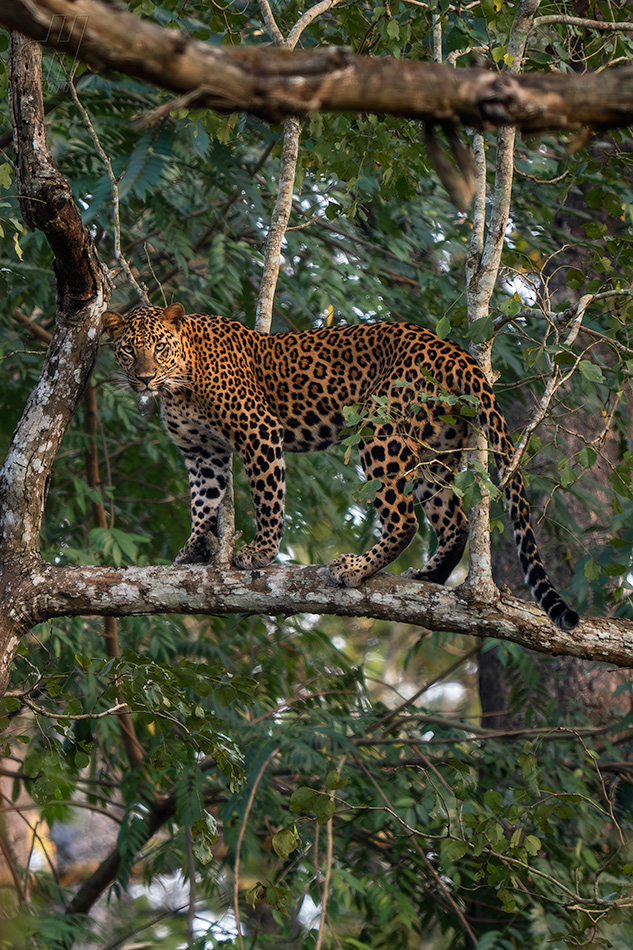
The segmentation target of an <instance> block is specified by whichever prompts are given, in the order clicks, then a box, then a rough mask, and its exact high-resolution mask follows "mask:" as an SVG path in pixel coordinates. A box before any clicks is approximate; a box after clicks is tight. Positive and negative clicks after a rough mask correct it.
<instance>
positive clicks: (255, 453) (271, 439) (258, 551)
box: [233, 415, 286, 570]
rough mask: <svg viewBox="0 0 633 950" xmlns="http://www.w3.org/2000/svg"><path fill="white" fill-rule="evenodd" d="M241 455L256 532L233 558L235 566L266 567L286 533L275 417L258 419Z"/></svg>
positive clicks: (280, 437) (283, 483) (283, 469)
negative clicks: (284, 531) (253, 511)
mask: <svg viewBox="0 0 633 950" xmlns="http://www.w3.org/2000/svg"><path fill="white" fill-rule="evenodd" d="M240 454H241V456H242V459H243V461H244V468H245V470H246V474H247V476H248V484H249V487H250V490H251V497H252V499H253V508H254V509H255V518H256V520H257V532H256V534H255V538H254V540H253V541H250V542H249V543H248V544H245V545H244V546H243V547H242V548H240V550H239V551H238V552H237V554H236V555H235V556H234V558H233V563H234V564H235V566H236V567H239V568H242V570H246V569H247V568H250V567H265V566H266V565H267V564H270V562H271V561H272V560H273V559H274V558H276V557H277V555H278V554H279V545H280V544H281V538H282V535H283V530H284V497H285V493H286V466H285V462H284V456H283V432H282V430H281V427H280V425H279V424H278V422H277V420H276V419H274V417H272V416H269V415H267V416H263V417H262V416H261V415H260V416H259V419H258V424H257V426H256V429H255V430H254V431H253V432H251V433H249V439H248V441H247V442H246V444H245V445H244V447H243V448H240Z"/></svg>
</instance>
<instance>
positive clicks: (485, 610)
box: [6, 562, 633, 667]
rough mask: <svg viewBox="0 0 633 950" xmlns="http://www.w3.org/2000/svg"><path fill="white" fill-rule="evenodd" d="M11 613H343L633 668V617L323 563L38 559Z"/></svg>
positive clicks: (42, 616)
mask: <svg viewBox="0 0 633 950" xmlns="http://www.w3.org/2000/svg"><path fill="white" fill-rule="evenodd" d="M6 610H7V612H8V614H9V617H10V618H12V619H14V620H15V621H20V620H22V621H23V622H25V623H29V624H31V625H32V624H33V623H36V622H40V621H42V620H46V619H48V618H51V617H59V616H75V617H76V616H91V615H92V616H107V615H114V616H121V615H126V616H138V615H141V614H159V613H183V614H211V615H214V616H226V615H227V614H236V613H237V614H273V615H276V614H281V615H284V616H292V615H296V614H301V613H321V614H336V615H339V616H346V617H372V618H375V619H380V620H393V619H394V617H397V618H398V620H399V621H400V622H401V623H412V624H416V625H417V626H421V627H425V628H426V629H429V630H451V631H455V632H456V633H463V634H465V635H472V636H477V637H495V638H497V639H506V640H512V641H513V642H515V643H520V644H521V645H522V646H525V647H528V648H529V649H532V650H538V651H539V652H542V653H550V654H554V655H558V654H561V653H564V654H567V655H570V656H579V657H585V658H588V659H589V658H590V659H594V660H604V661H607V662H609V663H614V664H616V665H617V666H625V667H628V666H633V623H631V622H629V621H626V620H615V619H597V618H591V619H586V620H583V621H581V623H580V626H578V627H576V628H575V629H574V630H573V631H572V632H571V633H570V632H565V631H562V630H560V629H558V628H557V627H554V626H553V625H552V624H551V623H550V622H549V621H548V620H547V618H546V617H545V615H544V614H543V611H542V610H541V609H540V608H539V607H538V606H537V605H536V604H532V603H527V602H525V601H522V600H519V599H517V598H516V597H513V596H512V595H511V594H509V593H508V592H507V591H506V590H505V589H504V590H502V591H496V594H495V598H494V600H486V601H484V600H483V599H482V598H481V596H480V595H479V594H478V592H477V591H476V590H472V589H467V588H465V587H463V586H462V587H457V588H449V587H440V586H439V585H436V584H427V583H422V582H420V581H414V580H409V579H406V578H403V577H396V576H394V575H390V574H379V575H377V576H376V577H373V578H371V579H370V580H369V581H367V582H366V583H365V584H363V585H362V587H360V588H358V589H353V588H339V587H334V586H333V585H332V584H331V582H330V581H328V575H327V569H326V568H325V567H320V566H315V565H309V566H305V567H299V566H296V565H294V566H282V565H273V566H272V567H268V568H265V569H264V568H262V569H260V570H256V571H238V570H236V569H235V568H233V569H232V570H229V571H226V572H224V571H218V570H216V569H214V568H211V567H205V566H201V565H193V566H187V567H174V566H169V567H163V566H161V567H128V568H103V567H75V566H69V567H60V566H58V565H55V564H48V563H44V562H40V563H39V564H38V565H37V566H34V567H33V568H32V570H31V574H30V577H28V578H22V580H21V582H20V583H19V584H16V586H15V588H14V589H13V590H12V600H11V602H9V603H7V604H6Z"/></svg>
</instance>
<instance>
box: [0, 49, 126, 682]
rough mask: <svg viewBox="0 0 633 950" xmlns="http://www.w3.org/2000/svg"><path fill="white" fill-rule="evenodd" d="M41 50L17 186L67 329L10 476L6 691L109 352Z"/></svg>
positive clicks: (28, 95)
mask: <svg viewBox="0 0 633 950" xmlns="http://www.w3.org/2000/svg"><path fill="white" fill-rule="evenodd" d="M41 55H42V51H41V47H40V46H39V45H38V44H37V43H33V42H32V41H31V40H27V39H25V37H23V36H20V35H19V34H14V35H13V36H12V38H11V51H10V66H9V88H10V89H11V110H12V120H13V126H14V151H15V165H16V170H17V171H16V183H17V190H18V195H19V198H20V205H21V208H22V213H23V215H24V218H25V220H26V222H27V223H28V225H29V226H30V227H32V228H38V229H40V230H41V231H43V233H44V234H45V236H46V238H47V240H48V241H49V244H50V246H51V248H52V250H53V253H54V255H55V274H56V278H57V289H58V294H57V302H58V309H57V324H56V327H55V331H54V333H53V336H52V339H51V343H50V346H49V348H48V351H47V353H46V357H45V359H44V364H43V366H42V373H41V375H40V378H39V381H38V383H37V386H36V387H35V389H34V390H33V392H32V393H31V396H30V398H29V401H28V403H27V405H26V408H25V410H24V413H23V415H22V418H21V420H20V422H19V424H18V427H17V428H16V430H15V432H14V434H13V438H12V440H11V444H10V446H9V450H8V453H7V457H6V459H5V462H4V465H3V467H2V470H1V471H0V605H1V607H0V695H1V694H2V692H4V689H5V688H6V682H7V678H8V675H9V670H10V665H11V661H12V659H13V655H14V653H15V649H16V647H17V644H18V642H19V637H20V635H21V634H22V633H23V632H24V631H25V630H26V629H28V625H29V621H28V618H26V617H25V615H24V612H23V611H22V610H21V608H20V605H19V602H18V603H16V600H15V596H14V593H15V590H16V588H18V589H21V588H22V585H23V584H24V583H28V579H29V577H30V574H31V572H32V571H33V570H35V568H36V566H37V564H38V563H39V557H40V556H39V535H40V526H41V522H42V513H43V510H44V503H45V501H46V493H47V491H48V484H49V478H50V472H51V469H52V466H53V462H54V460H55V456H56V454H57V449H58V447H59V444H60V442H61V440H62V437H63V435H64V433H65V431H66V428H67V426H68V423H69V422H70V420H71V419H72V416H73V414H74V412H75V410H76V408H77V405H78V403H79V400H80V398H81V395H82V393H83V390H84V387H85V385H86V382H87V380H88V377H89V376H90V373H91V371H92V367H93V364H94V361H95V358H96V355H97V349H98V346H99V335H100V332H101V312H102V310H103V309H104V307H105V306H106V305H107V302H108V300H109V296H110V282H109V279H108V277H107V274H106V272H105V270H104V269H103V268H102V266H101V264H100V263H99V260H98V257H97V253H96V250H95V248H94V245H93V243H92V240H91V238H90V236H89V234H88V233H87V231H86V230H85V228H84V226H83V224H82V222H81V216H80V214H79V210H78V209H77V207H76V205H75V203H74V201H73V199H72V195H71V191H70V187H69V186H68V183H67V182H66V181H65V179H64V178H63V177H62V176H61V175H60V174H59V172H58V171H57V169H56V167H55V164H54V162H53V159H52V156H51V155H50V153H49V151H48V148H47V145H46V135H45V130H44V108H43V104H42V96H41Z"/></svg>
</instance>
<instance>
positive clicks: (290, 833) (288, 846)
mask: <svg viewBox="0 0 633 950" xmlns="http://www.w3.org/2000/svg"><path fill="white" fill-rule="evenodd" d="M272 845H273V849H274V851H275V854H278V855H279V857H280V858H281V859H282V861H285V860H286V858H287V857H288V855H289V854H292V852H293V851H295V850H296V848H298V847H299V835H298V834H297V828H296V826H295V825H293V827H292V828H284V829H283V830H282V831H278V832H277V833H276V834H275V835H273V839H272Z"/></svg>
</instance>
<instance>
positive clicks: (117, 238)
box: [67, 76, 150, 306]
mask: <svg viewBox="0 0 633 950" xmlns="http://www.w3.org/2000/svg"><path fill="white" fill-rule="evenodd" d="M67 78H68V88H69V89H70V95H71V97H72V100H73V102H74V103H75V105H76V107H77V109H78V110H79V112H80V114H81V117H82V119H83V120H84V123H85V125H86V128H87V129H88V132H89V134H90V137H91V139H92V141H93V142H94V146H95V148H96V150H97V152H98V153H99V157H100V158H101V161H102V162H103V164H104V165H105V169H106V172H107V174H108V178H109V179H110V187H111V189H112V217H113V222H114V234H113V243H114V257H115V259H116V260H117V261H118V262H119V263H120V265H121V267H122V268H123V271H124V273H125V276H126V277H127V279H128V280H129V282H130V283H131V284H132V286H133V287H134V289H135V290H136V293H137V294H138V296H139V298H140V299H141V300H142V301H143V303H144V304H145V305H146V306H149V302H150V301H149V296H148V293H147V287H146V286H145V285H144V284H139V282H138V281H137V279H136V277H135V276H134V274H133V273H132V269H131V268H130V265H129V264H128V262H127V260H126V258H125V256H124V254H123V253H122V251H121V221H120V216H119V208H120V203H119V181H118V179H117V177H116V176H115V174H114V171H113V170H112V162H111V161H110V159H109V158H108V156H107V154H106V153H105V151H104V149H103V147H102V145H101V142H100V141H99V136H98V135H97V133H96V131H95V128H94V126H93V124H92V121H91V119H90V116H89V115H88V112H87V111H86V109H85V108H84V106H83V105H82V104H81V102H80V101H79V96H78V95H77V89H76V88H75V83H74V81H73V78H72V77H71V76H68V77H67Z"/></svg>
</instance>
